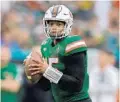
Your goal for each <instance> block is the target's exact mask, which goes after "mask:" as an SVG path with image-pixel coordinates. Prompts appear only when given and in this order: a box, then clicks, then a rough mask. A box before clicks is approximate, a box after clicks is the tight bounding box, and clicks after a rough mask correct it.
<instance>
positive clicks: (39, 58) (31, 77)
mask: <svg viewBox="0 0 120 102" xmlns="http://www.w3.org/2000/svg"><path fill="white" fill-rule="evenodd" d="M32 59H33V60H36V61H43V59H42V55H41V53H40V50H39V49H33V50H32V52H31V54H30V57H29V58H27V59H26V60H25V63H24V65H25V74H26V76H27V79H28V81H29V82H30V83H32V84H34V83H37V82H38V81H39V80H40V78H41V77H42V74H36V75H31V72H30V71H29V67H28V66H29V65H30V64H35V63H36V62H35V61H33V60H32Z"/></svg>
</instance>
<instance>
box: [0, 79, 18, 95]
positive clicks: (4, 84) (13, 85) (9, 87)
mask: <svg viewBox="0 0 120 102" xmlns="http://www.w3.org/2000/svg"><path fill="white" fill-rule="evenodd" d="M19 89H20V83H19V82H17V81H16V80H9V81H8V80H3V81H1V90H5V91H9V92H15V93H17V92H18V91H19Z"/></svg>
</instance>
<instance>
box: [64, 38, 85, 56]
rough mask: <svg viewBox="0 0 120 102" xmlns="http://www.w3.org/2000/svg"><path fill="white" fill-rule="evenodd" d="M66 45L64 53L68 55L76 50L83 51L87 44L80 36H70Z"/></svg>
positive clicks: (76, 51)
mask: <svg viewBox="0 0 120 102" xmlns="http://www.w3.org/2000/svg"><path fill="white" fill-rule="evenodd" d="M68 42H69V43H68V44H67V45H66V48H65V55H70V54H74V53H78V52H83V51H86V50H87V45H86V43H85V41H84V40H82V38H81V37H80V36H75V37H72V38H71V39H70V40H69V41H68Z"/></svg>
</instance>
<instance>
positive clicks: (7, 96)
mask: <svg viewBox="0 0 120 102" xmlns="http://www.w3.org/2000/svg"><path fill="white" fill-rule="evenodd" d="M7 73H8V74H10V75H12V76H13V78H14V79H15V77H16V75H17V68H16V65H15V64H13V63H9V64H8V65H7V66H5V67H4V68H1V80H4V79H5V76H6V74H7ZM1 102H18V101H17V93H12V92H8V91H4V90H2V91H1Z"/></svg>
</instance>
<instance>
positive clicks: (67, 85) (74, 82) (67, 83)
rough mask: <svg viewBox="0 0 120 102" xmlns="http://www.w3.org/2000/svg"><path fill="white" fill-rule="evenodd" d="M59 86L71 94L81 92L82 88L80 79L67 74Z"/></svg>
mask: <svg viewBox="0 0 120 102" xmlns="http://www.w3.org/2000/svg"><path fill="white" fill-rule="evenodd" d="M58 85H59V87H60V88H61V89H62V90H66V91H70V92H74V91H75V92H76V91H80V90H81V88H82V82H81V81H80V80H79V79H76V78H75V77H73V76H70V75H66V74H63V76H62V78H61V79H60V81H59V83H58Z"/></svg>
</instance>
